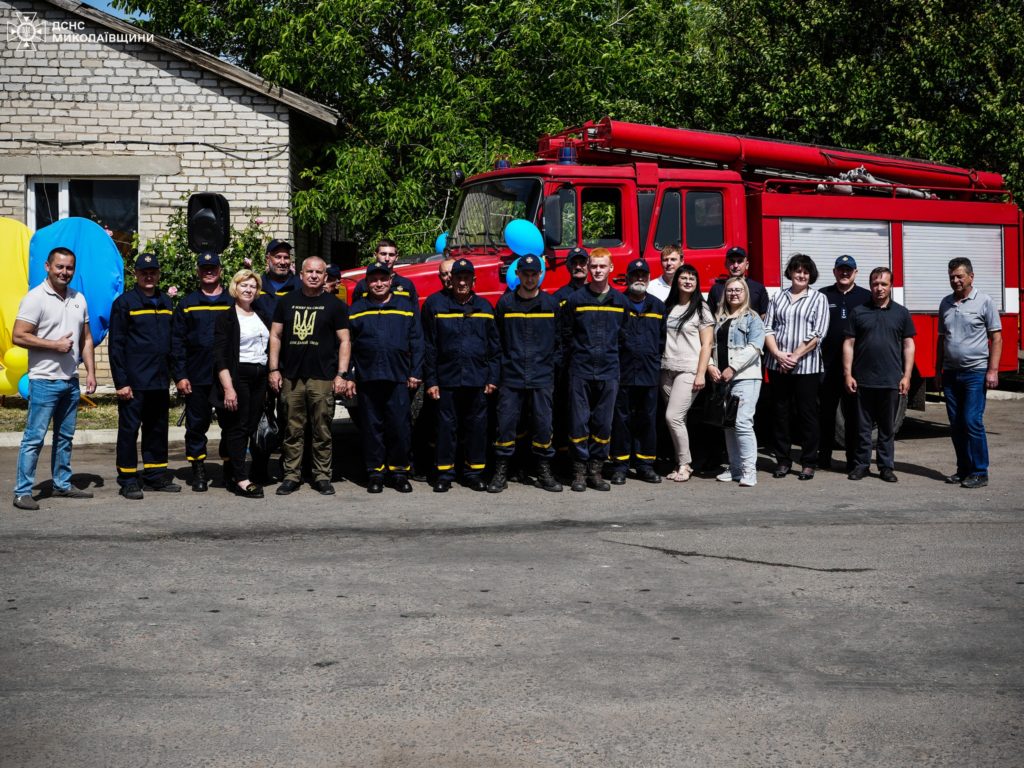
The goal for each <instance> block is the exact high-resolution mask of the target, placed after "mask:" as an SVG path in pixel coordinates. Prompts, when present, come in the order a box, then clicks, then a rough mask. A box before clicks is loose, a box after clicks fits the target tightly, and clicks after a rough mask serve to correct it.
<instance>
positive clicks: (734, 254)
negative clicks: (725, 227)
mask: <svg viewBox="0 0 1024 768" xmlns="http://www.w3.org/2000/svg"><path fill="white" fill-rule="evenodd" d="M746 258H748V256H747V249H746V248H741V247H740V246H738V245H734V246H733V247H732V248H730V249H729V250H728V251H726V252H725V260H726V261H728V260H729V259H746Z"/></svg>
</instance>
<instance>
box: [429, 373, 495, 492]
mask: <svg viewBox="0 0 1024 768" xmlns="http://www.w3.org/2000/svg"><path fill="white" fill-rule="evenodd" d="M440 392H441V397H440V399H439V400H438V401H437V452H436V458H437V477H438V479H441V480H454V479H455V475H456V470H455V453H456V451H457V450H458V448H459V446H460V445H461V447H462V455H463V459H464V461H465V467H464V468H463V473H462V474H463V477H464V478H466V479H467V480H470V479H475V478H478V477H480V475H481V474H482V473H483V471H484V469H486V468H487V395H485V394H484V388H483V387H441V388H440Z"/></svg>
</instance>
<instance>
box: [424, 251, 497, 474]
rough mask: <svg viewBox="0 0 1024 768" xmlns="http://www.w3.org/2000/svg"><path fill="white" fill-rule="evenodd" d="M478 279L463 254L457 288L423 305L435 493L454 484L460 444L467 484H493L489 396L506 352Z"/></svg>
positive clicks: (455, 275)
mask: <svg viewBox="0 0 1024 768" xmlns="http://www.w3.org/2000/svg"><path fill="white" fill-rule="evenodd" d="M475 279H476V278H475V270H474V268H473V263H472V262H471V261H469V260H468V259H458V260H457V261H456V262H455V264H453V265H452V287H451V290H450V291H447V292H441V293H439V294H434V296H433V297H431V298H436V301H431V302H430V306H429V307H427V306H424V309H423V331H424V333H423V337H424V349H425V355H424V366H423V370H424V375H423V378H424V383H425V384H426V387H427V397H429V398H430V399H431V400H434V401H436V402H437V451H436V469H437V480H436V481H435V483H434V492H435V493H446V492H447V491H448V490H449V489H450V488H451V485H452V482H453V481H454V480H455V476H456V469H455V455H456V451H457V449H458V448H459V447H461V448H462V453H463V458H464V463H465V466H464V468H463V472H462V481H463V484H464V485H465V486H466V487H467V488H470V489H471V490H474V491H483V490H486V488H487V484H486V483H485V482H484V480H483V471H484V469H485V468H486V466H487V463H486V461H487V395H489V394H491V393H492V392H494V391H495V390H496V389H497V385H498V374H499V362H500V351H499V346H498V330H497V327H496V326H495V324H494V308H493V307H491V305H490V304H489V303H488V302H487V300H486V299H484V298H482V297H480V296H477V295H476V294H475V293H474V292H473V285H474V282H475ZM460 433H461V434H460Z"/></svg>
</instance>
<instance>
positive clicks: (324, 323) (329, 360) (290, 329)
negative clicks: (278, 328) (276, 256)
mask: <svg viewBox="0 0 1024 768" xmlns="http://www.w3.org/2000/svg"><path fill="white" fill-rule="evenodd" d="M274 322H275V323H281V325H282V326H283V327H284V328H283V331H282V333H281V355H280V357H279V359H278V365H280V367H281V375H282V376H283V377H284V378H286V379H321V380H323V381H331V380H332V379H333V378H334V377H335V376H337V375H338V331H339V330H341V329H343V328H348V305H347V304H345V302H343V301H342V300H341V299H339V298H338V297H337V296H334V295H333V294H330V293H322V294H320V295H319V296H306V295H305V294H304V293H303V292H302V291H301V290H297V291H291V292H290V293H287V294H285V295H284V296H282V297H281V298H280V299H278V301H277V307H276V308H275V310H274Z"/></svg>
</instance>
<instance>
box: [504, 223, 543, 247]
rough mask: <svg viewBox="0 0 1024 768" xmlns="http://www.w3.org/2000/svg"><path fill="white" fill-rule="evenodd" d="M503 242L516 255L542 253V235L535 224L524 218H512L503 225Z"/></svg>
mask: <svg viewBox="0 0 1024 768" xmlns="http://www.w3.org/2000/svg"><path fill="white" fill-rule="evenodd" d="M504 237H505V242H506V243H507V244H508V247H509V248H511V249H512V253H514V254H515V255H516V256H526V255H527V254H530V253H532V254H533V255H534V256H541V255H543V253H544V236H543V235H541V233H540V230H539V229H537V226H536V225H535V224H532V223H531V222H529V221H527V220H526V219H512V221H510V222H509V223H508V224H506V225H505V233H504Z"/></svg>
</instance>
